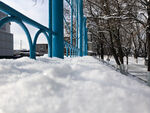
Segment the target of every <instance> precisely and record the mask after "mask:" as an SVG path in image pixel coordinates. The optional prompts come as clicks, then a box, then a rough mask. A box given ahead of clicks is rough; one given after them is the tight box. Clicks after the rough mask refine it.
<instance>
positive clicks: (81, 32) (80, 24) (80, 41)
mask: <svg viewBox="0 0 150 113" xmlns="http://www.w3.org/2000/svg"><path fill="white" fill-rule="evenodd" d="M78 3H79V21H80V22H79V48H80V53H79V56H83V48H82V45H83V44H82V41H83V0H79V2H78Z"/></svg>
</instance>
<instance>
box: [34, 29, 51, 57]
mask: <svg viewBox="0 0 150 113" xmlns="http://www.w3.org/2000/svg"><path fill="white" fill-rule="evenodd" d="M41 33H43V34H44V35H45V37H46V39H47V42H48V56H49V57H51V56H52V55H51V50H52V48H51V47H52V45H51V39H50V37H49V36H48V34H47V33H46V32H45V31H44V30H42V29H40V30H39V31H38V32H37V33H36V34H35V37H34V40H33V48H34V50H35V49H36V43H37V39H38V37H39V35H40V34H41ZM35 56H36V55H35V53H34V57H35Z"/></svg>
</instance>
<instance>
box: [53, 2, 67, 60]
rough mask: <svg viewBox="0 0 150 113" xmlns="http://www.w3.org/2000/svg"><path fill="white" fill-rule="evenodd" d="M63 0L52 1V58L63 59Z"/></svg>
mask: <svg viewBox="0 0 150 113" xmlns="http://www.w3.org/2000/svg"><path fill="white" fill-rule="evenodd" d="M63 29H64V27H63V0H52V30H53V32H54V33H53V44H52V49H53V52H52V53H53V54H52V55H53V57H58V58H64V31H63Z"/></svg>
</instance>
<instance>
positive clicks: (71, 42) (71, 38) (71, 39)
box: [70, 0, 73, 57]
mask: <svg viewBox="0 0 150 113" xmlns="http://www.w3.org/2000/svg"><path fill="white" fill-rule="evenodd" d="M70 29H71V30H70V31H71V37H70V44H71V45H73V0H71V28H70ZM72 52H73V51H72V49H71V48H70V57H71V56H72Z"/></svg>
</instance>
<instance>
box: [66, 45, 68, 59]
mask: <svg viewBox="0 0 150 113" xmlns="http://www.w3.org/2000/svg"><path fill="white" fill-rule="evenodd" d="M66 56H67V57H68V47H66Z"/></svg>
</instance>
